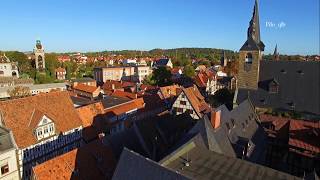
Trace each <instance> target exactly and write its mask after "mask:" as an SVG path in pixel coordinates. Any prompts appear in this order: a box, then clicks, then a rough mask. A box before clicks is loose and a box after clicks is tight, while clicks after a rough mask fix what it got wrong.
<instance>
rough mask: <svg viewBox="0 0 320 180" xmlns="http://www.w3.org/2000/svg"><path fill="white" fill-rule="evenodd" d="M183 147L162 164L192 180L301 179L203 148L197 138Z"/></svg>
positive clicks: (161, 162)
mask: <svg viewBox="0 0 320 180" xmlns="http://www.w3.org/2000/svg"><path fill="white" fill-rule="evenodd" d="M180 147H181V148H179V149H177V150H176V151H175V152H173V153H172V154H170V155H169V156H167V157H166V158H165V159H164V160H161V161H160V164H161V166H164V167H165V168H168V169H171V170H173V171H175V172H176V173H179V174H181V175H184V176H186V177H190V179H199V180H207V179H230V180H243V179H274V180H276V179H279V180H280V179H299V178H298V177H295V176H292V175H290V174H286V173H283V172H280V171H277V170H274V169H271V168H268V167H265V166H261V165H258V164H254V163H251V162H248V161H245V160H242V159H238V158H233V157H228V156H224V155H222V154H219V153H216V152H212V151H210V150H208V149H207V148H205V147H203V146H202V145H201V141H199V139H198V138H197V135H196V136H195V137H194V138H193V139H191V141H188V142H187V143H185V144H184V145H182V146H180ZM132 168H133V169H134V166H133V167H132ZM141 176H142V177H143V174H142V175H141Z"/></svg>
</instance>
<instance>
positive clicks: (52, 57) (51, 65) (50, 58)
mask: <svg viewBox="0 0 320 180" xmlns="http://www.w3.org/2000/svg"><path fill="white" fill-rule="evenodd" d="M45 62H46V70H47V72H48V73H47V74H48V75H49V76H50V77H51V78H52V79H54V78H55V76H56V75H55V69H56V68H58V67H59V62H58V61H57V55H56V54H54V53H50V54H46V58H45Z"/></svg>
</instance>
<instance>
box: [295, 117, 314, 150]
mask: <svg viewBox="0 0 320 180" xmlns="http://www.w3.org/2000/svg"><path fill="white" fill-rule="evenodd" d="M319 139H320V122H319V121H317V122H313V121H303V120H291V121H290V135H289V145H291V146H294V147H299V148H302V149H306V150H309V151H312V152H315V153H320V141H319Z"/></svg>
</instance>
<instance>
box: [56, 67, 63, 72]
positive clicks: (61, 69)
mask: <svg viewBox="0 0 320 180" xmlns="http://www.w3.org/2000/svg"><path fill="white" fill-rule="evenodd" d="M55 72H66V70H65V69H64V68H62V67H58V68H57V69H55Z"/></svg>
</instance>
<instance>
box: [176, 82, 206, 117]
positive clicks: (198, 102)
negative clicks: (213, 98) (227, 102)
mask: <svg viewBox="0 0 320 180" xmlns="http://www.w3.org/2000/svg"><path fill="white" fill-rule="evenodd" d="M182 91H183V92H184V94H185V95H186V96H187V98H188V100H189V101H190V103H191V105H192V107H193V108H194V110H195V111H196V112H197V114H198V115H200V113H201V112H206V111H209V110H210V107H209V105H208V104H207V103H206V102H205V100H204V97H203V96H202V95H201V93H200V91H199V89H198V88H197V87H196V86H193V87H189V88H183V89H182ZM200 117H202V116H200Z"/></svg>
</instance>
